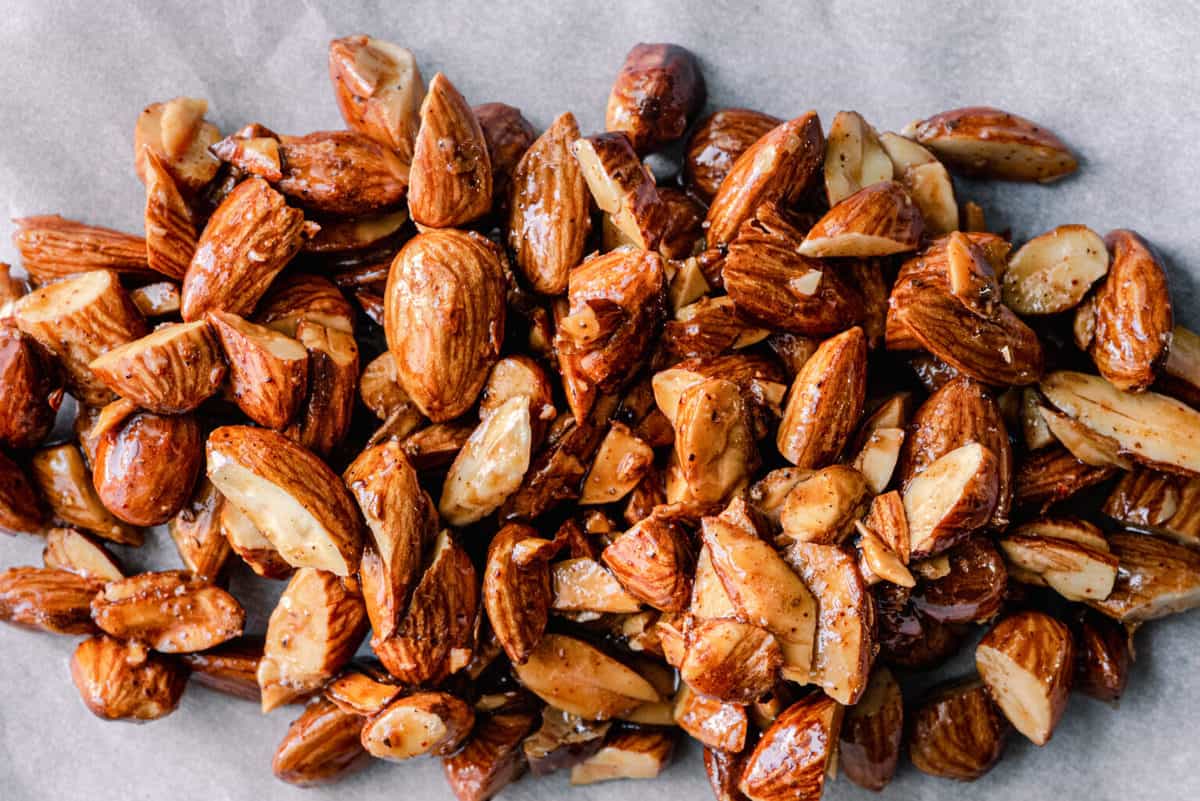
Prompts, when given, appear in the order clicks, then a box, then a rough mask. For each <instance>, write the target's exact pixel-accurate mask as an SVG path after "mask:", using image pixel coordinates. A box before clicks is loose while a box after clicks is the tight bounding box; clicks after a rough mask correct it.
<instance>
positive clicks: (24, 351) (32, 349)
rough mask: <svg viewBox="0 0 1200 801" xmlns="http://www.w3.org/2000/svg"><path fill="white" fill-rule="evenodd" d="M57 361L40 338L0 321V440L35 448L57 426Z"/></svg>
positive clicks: (59, 389) (59, 400)
mask: <svg viewBox="0 0 1200 801" xmlns="http://www.w3.org/2000/svg"><path fill="white" fill-rule="evenodd" d="M62 394H63V393H62V378H61V376H60V374H59V369H58V365H57V364H56V363H55V362H54V360H53V359H52V357H51V356H50V354H49V353H48V352H47V351H46V350H45V349H44V348H43V347H42V346H41V345H40V344H38V341H37V340H36V339H34V338H33V337H31V336H29V335H28V334H26V333H23V332H22V331H20V330H18V329H17V328H16V327H15V326H12V325H0V443H2V444H4V445H7V446H8V447H10V448H16V449H24V448H33V447H36V446H37V445H38V444H40V443H41V442H42V440H44V439H45V438H46V435H48V434H49V433H50V430H51V429H52V428H53V427H54V418H55V415H56V414H57V413H58V408H59V406H60V405H61V403H62Z"/></svg>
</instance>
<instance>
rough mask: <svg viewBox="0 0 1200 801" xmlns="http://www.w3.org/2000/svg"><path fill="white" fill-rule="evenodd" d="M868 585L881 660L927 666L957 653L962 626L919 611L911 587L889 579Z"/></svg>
mask: <svg viewBox="0 0 1200 801" xmlns="http://www.w3.org/2000/svg"><path fill="white" fill-rule="evenodd" d="M914 569H916V566H915V565H914ZM871 589H872V595H874V596H875V611H876V620H877V621H878V623H879V630H878V640H879V653H880V658H881V660H882V661H883V662H885V663H887V664H888V665H891V666H893V667H903V668H912V669H920V670H927V669H932V668H935V667H937V666H939V665H941V664H943V663H945V662H946V661H947V660H948V659H950V658H951V657H953V656H954V655H955V654H956V653H958V650H959V646H961V645H962V642H963V631H962V629H961V628H960V627H957V626H951V625H948V624H945V623H939V622H937V621H936V620H934V619H933V618H929V617H925V616H924V615H922V614H921V613H920V612H918V611H917V609H916V605H915V604H913V603H912V598H911V594H912V593H911V590H909V589H907V588H905V587H900V586H897V585H895V584H891V583H888V582H881V583H878V584H876V585H875V586H874V587H872V588H871Z"/></svg>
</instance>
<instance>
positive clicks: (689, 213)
mask: <svg viewBox="0 0 1200 801" xmlns="http://www.w3.org/2000/svg"><path fill="white" fill-rule="evenodd" d="M658 198H659V200H660V201H661V202H662V204H663V217H664V222H663V228H662V235H661V236H660V237H659V240H658V252H659V253H661V254H662V255H663V258H665V259H675V260H680V261H682V262H683V264H681V265H679V267H678V272H677V273H676V275H675V277H674V279H673V280H672V282H671V297H672V307H673V308H678V307H679V306H681V305H684V303H687V302H690V301H691V300H692V299H694V298H695V297H698V296H700V295H702V294H704V293H705V292H707V291H708V283H707V279H704V273H703V271H702V270H701V269H700V265H699V261H698V259H696V258H695V257H696V256H697V254H698V253H700V252H701V251H703V250H704V216H705V214H707V213H708V208H707V207H706V206H705V205H704V204H702V203H701V202H700V201H699V200H697V199H696V198H695V197H693V196H692V195H689V194H688V193H687V192H685V191H684V190H682V189H675V188H674V187H670V186H662V187H659V188H658ZM701 280H703V281H704V284H703V285H701V283H700V282H701Z"/></svg>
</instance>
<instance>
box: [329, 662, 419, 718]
mask: <svg viewBox="0 0 1200 801" xmlns="http://www.w3.org/2000/svg"><path fill="white" fill-rule="evenodd" d="M403 692H404V688H403V687H402V686H400V685H399V684H397V683H396V682H395V681H394V680H393V679H392V678H391V677H390V676H388V675H387V672H386V671H384V670H382V669H381V668H378V667H376V666H374V665H356V664H353V663H352V664H350V665H349V666H348V667H347V668H346V669H345V670H343V671H342V673H341V675H340V676H338V677H337V678H336V679H334V680H333V681H331V682H329V684H327V685H325V689H324V690H323V691H322V693H321V694H322V695H323V696H324V697H325V698H327V699H328V700H330V701H333V702H334V703H335V704H337V705H338V707H339V708H341V709H343V710H345V711H346V712H354V713H356V714H359V715H375V714H377V713H379V712H381V711H383V709H384V708H385V707H387V706H388V704H390V703H392V701H395V700H396V698H397V697H399V696H400V695H401V694H402V693H403Z"/></svg>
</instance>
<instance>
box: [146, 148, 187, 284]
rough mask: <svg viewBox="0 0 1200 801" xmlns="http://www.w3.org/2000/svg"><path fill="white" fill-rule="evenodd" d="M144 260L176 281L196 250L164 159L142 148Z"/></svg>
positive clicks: (184, 208) (182, 203) (184, 203)
mask: <svg viewBox="0 0 1200 801" xmlns="http://www.w3.org/2000/svg"><path fill="white" fill-rule="evenodd" d="M142 163H143V164H144V165H145V171H146V209H145V213H144V215H143V216H144V217H145V220H146V263H147V265H148V266H149V267H150V269H151V270H154V271H155V272H156V273H161V274H162V275H165V276H167V277H168V278H171V279H174V280H176V281H179V280H182V279H183V276H184V274H185V273H187V268H188V264H189V263H190V262H191V260H192V256H193V255H194V254H195V252H196V224H195V222H193V220H192V212H191V209H190V208H188V205H187V201H186V200H184V197H183V195H182V194H181V193H180V191H179V188H178V187H177V186H176V185H175V179H174V178H172V177H171V173H170V170H169V169H168V167H167V164H166V161H165V160H164V159H163V158H162V157H160V156H159V155H158V154H157V153H155V152H154V151H153V150H151V149H150V148H149V147H147V148H146V150H145V152H144V153H143V160H142Z"/></svg>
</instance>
